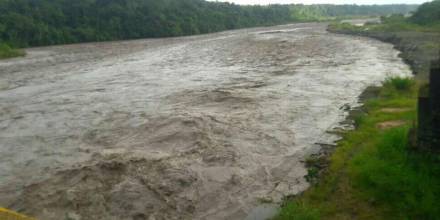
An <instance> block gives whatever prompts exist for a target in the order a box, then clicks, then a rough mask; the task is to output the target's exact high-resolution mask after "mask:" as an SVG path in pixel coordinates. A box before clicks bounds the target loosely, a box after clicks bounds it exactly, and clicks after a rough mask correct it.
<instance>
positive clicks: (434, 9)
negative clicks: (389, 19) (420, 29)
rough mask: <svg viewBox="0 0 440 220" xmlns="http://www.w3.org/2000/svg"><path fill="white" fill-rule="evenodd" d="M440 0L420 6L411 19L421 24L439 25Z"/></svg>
mask: <svg viewBox="0 0 440 220" xmlns="http://www.w3.org/2000/svg"><path fill="white" fill-rule="evenodd" d="M439 12H440V0H434V1H432V2H428V3H425V4H423V5H422V6H420V8H419V9H418V10H417V11H416V12H415V13H414V15H413V16H412V17H411V19H410V20H411V21H412V22H414V23H416V24H420V25H433V24H434V25H438V24H439V23H440V13H439Z"/></svg>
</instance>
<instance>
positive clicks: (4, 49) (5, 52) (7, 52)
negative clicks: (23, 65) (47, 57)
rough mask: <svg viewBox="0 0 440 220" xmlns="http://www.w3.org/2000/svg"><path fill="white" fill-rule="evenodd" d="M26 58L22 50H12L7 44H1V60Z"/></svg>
mask: <svg viewBox="0 0 440 220" xmlns="http://www.w3.org/2000/svg"><path fill="white" fill-rule="evenodd" d="M18 56H24V52H23V51H22V50H17V49H12V48H11V47H10V46H9V45H7V44H2V43H0V59H6V58H12V57H18Z"/></svg>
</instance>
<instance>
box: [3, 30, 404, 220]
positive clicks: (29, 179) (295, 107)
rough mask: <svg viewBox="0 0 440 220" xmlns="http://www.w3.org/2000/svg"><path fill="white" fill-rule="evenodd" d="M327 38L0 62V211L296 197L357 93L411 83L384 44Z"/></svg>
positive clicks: (212, 41) (205, 215)
mask: <svg viewBox="0 0 440 220" xmlns="http://www.w3.org/2000/svg"><path fill="white" fill-rule="evenodd" d="M325 28H326V26H325V24H294V25H286V26H277V27H270V28H255V29H244V30H236V31H228V32H222V33H216V34H209V35H201V36H192V37H182V38H167V39H147V40H135V41H123V42H108V43H91V44H78V45H64V46H54V47H41V48H32V49H28V50H27V53H28V55H27V56H26V57H24V58H17V59H10V60H3V61H0V206H6V207H9V208H13V209H15V210H19V211H21V212H23V213H27V214H30V215H32V216H35V217H38V218H39V219H45V220H52V219H53V220H60V219H74V220H79V219H81V220H87V219H100V220H101V219H102V220H104V219H105V220H109V219H110V220H111V219H115V220H116V219H118V220H119V219H123V220H125V219H127V220H131V219H134V220H140V219H149V220H153V219H156V220H159V219H214V220H215V219H232V220H234V219H245V218H246V217H247V218H248V219H253V218H254V217H252V216H256V215H257V216H258V214H255V210H258V208H257V209H256V207H259V206H260V204H261V203H262V201H264V202H268V201H272V202H273V203H277V202H279V201H281V199H282V198H283V197H284V196H287V195H293V194H298V193H300V192H302V191H303V190H305V189H306V188H307V187H308V183H307V182H306V181H305V179H304V175H306V169H305V168H304V164H303V163H302V162H301V161H303V160H304V158H305V157H306V156H307V155H308V154H310V153H311V152H313V151H316V146H317V143H330V144H331V143H333V142H334V141H335V140H337V139H338V137H337V136H335V135H332V134H329V133H328V132H326V131H329V130H332V129H335V128H337V127H338V126H340V124H339V123H340V122H341V121H343V120H344V119H345V117H346V115H347V113H346V110H347V106H355V105H358V96H359V95H360V94H361V92H362V91H363V90H364V89H365V88H366V87H368V86H371V85H378V84H380V83H381V82H382V81H383V80H384V79H385V78H386V77H387V76H391V75H407V76H409V75H410V70H409V68H408V66H407V65H405V64H404V63H403V62H402V60H401V59H400V58H398V52H397V51H396V50H394V49H393V47H392V45H389V44H384V43H381V42H378V41H375V40H371V39H366V38H358V37H350V36H343V35H335V34H330V33H327V32H326V31H325ZM266 213H267V212H266ZM260 218H262V217H261V215H260Z"/></svg>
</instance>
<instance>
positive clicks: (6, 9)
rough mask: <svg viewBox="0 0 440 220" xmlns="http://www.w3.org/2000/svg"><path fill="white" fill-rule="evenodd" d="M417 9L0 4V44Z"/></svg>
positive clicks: (49, 0)
mask: <svg viewBox="0 0 440 220" xmlns="http://www.w3.org/2000/svg"><path fill="white" fill-rule="evenodd" d="M415 8H416V6H415V5H385V6H356V5H345V6H332V5H318V6H305V5H270V6H238V5H234V4H229V3H220V2H207V1H204V0H160V1H158V0H75V1H72V0H0V40H2V41H3V42H6V43H8V44H9V45H11V46H14V47H28V46H41V45H53V44H66V43H78V42H88V41H106V40H120V39H135V38H149V37H170V36H181V35H192V34H201V33H209V32H216V31H222V30H227V29H236V28H244V27H254V26H265V25H274V24H284V23H289V22H295V21H314V20H322V19H326V18H329V17H335V16H370V15H375V16H378V15H386V14H390V13H396V12H399V13H407V12H409V11H412V10H414V9H415Z"/></svg>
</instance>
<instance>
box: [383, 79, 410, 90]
mask: <svg viewBox="0 0 440 220" xmlns="http://www.w3.org/2000/svg"><path fill="white" fill-rule="evenodd" d="M414 84H415V82H414V80H413V79H411V78H408V77H391V78H388V79H387V80H386V81H385V83H384V86H385V87H387V86H391V87H392V88H394V89H396V90H399V91H409V90H411V88H412V87H413V85H414Z"/></svg>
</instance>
